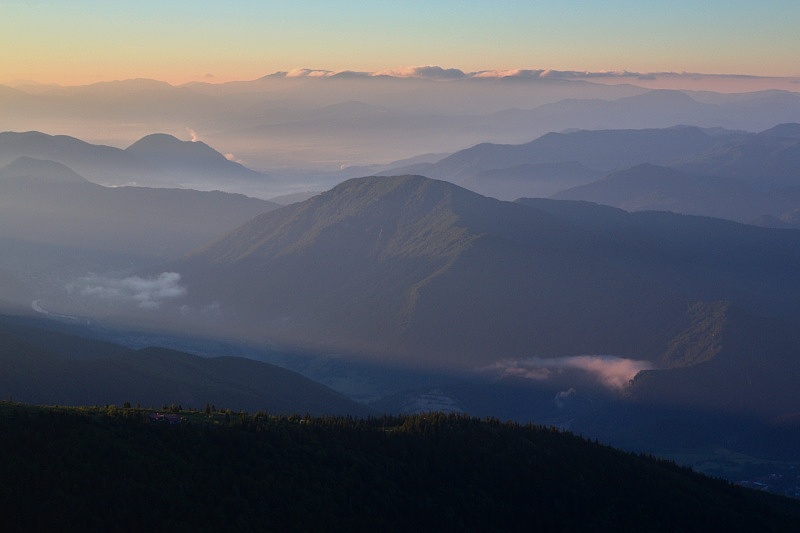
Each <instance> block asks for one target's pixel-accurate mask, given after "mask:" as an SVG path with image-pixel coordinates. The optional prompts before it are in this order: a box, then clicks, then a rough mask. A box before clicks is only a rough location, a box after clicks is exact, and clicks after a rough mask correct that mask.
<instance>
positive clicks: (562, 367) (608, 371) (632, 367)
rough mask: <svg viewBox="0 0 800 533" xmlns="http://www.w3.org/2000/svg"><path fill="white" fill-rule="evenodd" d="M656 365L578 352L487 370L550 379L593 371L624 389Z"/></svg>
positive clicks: (604, 382)
mask: <svg viewBox="0 0 800 533" xmlns="http://www.w3.org/2000/svg"><path fill="white" fill-rule="evenodd" d="M653 368H655V366H654V365H653V364H652V363H650V362H649V361H639V360H636V359H624V358H622V357H615V356H611V355H578V356H574V357H556V358H553V359H541V358H538V357H531V358H530V359H517V360H506V361H499V362H497V363H495V364H494V365H492V366H490V367H488V368H486V369H485V370H487V371H490V372H498V373H499V374H500V375H501V376H502V377H520V378H524V379H532V380H536V381H544V380H546V379H550V378H551V377H554V376H555V375H558V374H560V373H563V372H564V371H566V370H579V371H583V372H586V373H588V374H590V375H591V376H593V377H594V378H595V379H596V380H597V381H599V382H600V383H601V384H602V385H604V386H606V387H608V388H610V389H614V390H620V389H622V388H624V387H626V386H627V385H628V383H629V382H630V381H631V380H632V379H633V378H634V377H635V376H636V374H638V373H639V372H641V371H642V370H651V369H653Z"/></svg>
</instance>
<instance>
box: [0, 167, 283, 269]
mask: <svg viewBox="0 0 800 533" xmlns="http://www.w3.org/2000/svg"><path fill="white" fill-rule="evenodd" d="M0 191H2V195H0V207H1V209H0V238H8V239H16V240H20V241H32V242H40V243H48V244H54V245H60V246H64V245H72V246H74V247H75V248H94V249H98V250H113V251H117V252H123V251H124V252H126V253H131V254H140V255H143V256H151V257H158V256H161V257H164V258H166V257H170V256H173V255H179V254H180V253H185V252H186V251H188V250H190V249H191V248H193V247H196V246H199V245H201V244H202V243H203V242H207V241H208V240H211V239H213V238H215V237H216V236H219V235H222V234H223V233H225V232H226V231H229V230H230V229H232V228H234V227H236V226H237V225H238V224H241V223H242V222H244V221H246V220H247V219H249V218H250V217H252V216H255V215H257V214H259V213H263V212H265V211H269V210H270V209H275V208H277V207H278V205H277V204H274V203H271V202H267V201H264V200H258V199H255V198H249V197H246V196H243V195H237V194H231V193H222V192H219V191H215V192H200V191H194V190H183V189H163V188H142V187H117V188H109V187H103V186H100V185H97V184H95V183H92V182H90V181H88V180H86V179H84V178H83V177H82V176H80V175H79V174H77V173H76V172H74V171H73V170H72V169H70V168H69V167H67V166H65V165H63V164H61V163H57V162H54V161H43V160H37V159H33V158H30V157H20V158H18V159H16V160H14V161H12V162H11V163H9V164H8V165H6V166H4V167H2V168H0ZM181 250H183V251H181Z"/></svg>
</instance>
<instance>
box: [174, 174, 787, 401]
mask: <svg viewBox="0 0 800 533" xmlns="http://www.w3.org/2000/svg"><path fill="white" fill-rule="evenodd" d="M798 239H800V236H798V235H797V234H796V233H795V232H785V231H781V230H771V229H763V228H757V227H754V226H745V225H741V224H736V223H733V222H725V221H721V220H716V219H708V218H699V217H687V216H685V215H674V214H668V213H642V214H629V213H626V212H624V211H620V210H613V209H611V208H603V207H600V206H596V205H593V204H580V203H578V204H576V203H565V202H555V201H551V202H550V203H539V204H536V203H534V204H529V205H523V204H522V203H517V204H514V203H508V202H500V201H497V200H493V199H489V198H485V197H482V196H479V195H477V194H475V193H472V192H469V191H467V190H465V189H462V188H460V187H457V186H455V185H452V184H449V183H446V182H442V181H436V180H430V179H427V178H423V177H419V176H403V177H373V178H362V179H354V180H349V181H347V182H345V183H343V184H341V185H340V186H337V187H335V188H334V189H332V190H331V191H328V192H326V193H323V194H321V195H319V196H316V197H314V198H312V199H310V200H307V201H305V202H302V203H299V204H293V205H291V206H287V207H284V208H282V209H280V210H276V211H273V212H270V213H266V214H263V215H260V216H258V217H256V218H255V219H253V220H251V221H250V222H248V223H246V224H245V225H243V226H241V227H240V228H238V229H237V230H235V231H234V232H232V233H230V234H228V235H227V236H226V237H224V238H223V239H221V240H219V241H217V242H216V243H214V244H211V245H209V246H207V247H205V248H202V249H200V250H198V251H196V252H193V253H192V254H189V255H187V256H185V257H184V258H183V259H181V260H180V261H177V262H175V263H170V264H168V266H166V267H165V269H166V270H171V271H175V272H180V273H181V276H182V282H183V283H185V286H186V288H187V293H186V296H185V298H183V299H181V300H180V301H179V302H178V303H176V305H178V304H181V305H189V306H201V305H207V304H209V303H210V302H212V301H213V302H215V303H216V304H218V305H219V309H220V315H221V316H222V317H223V320H224V324H216V326H217V327H223V331H226V332H228V334H231V333H235V335H237V336H240V337H241V338H250V339H261V340H266V339H269V340H270V341H274V342H283V343H286V344H289V345H295V346H305V347H307V349H327V350H334V351H338V352H340V353H349V354H351V355H352V354H356V355H358V354H360V355H359V356H360V357H361V358H368V359H369V360H371V361H373V362H377V361H384V362H386V363H388V362H391V363H393V364H397V363H398V362H402V363H403V364H406V365H412V366H416V367H426V366H427V367H429V368H435V369H439V370H442V369H447V370H450V371H453V370H460V371H463V370H466V369H471V370H476V369H484V370H486V369H494V370H495V371H497V372H500V374H501V375H505V376H510V375H529V376H535V375H536V371H537V368H538V369H542V368H544V369H545V370H544V371H543V374H542V375H547V374H548V373H549V372H552V370H550V371H548V370H547V368H548V365H550V367H549V368H551V369H552V368H554V367H553V365H555V368H561V367H562V366H566V365H569V364H574V365H580V364H583V362H586V363H587V364H590V363H589V362H587V361H584V360H580V361H583V362H580V363H578V362H576V361H578V360H574V359H570V358H573V357H578V356H587V355H588V356H614V357H617V358H622V359H623V360H624V361H625V362H626V363H625V364H627V363H630V362H631V361H633V362H634V363H633V364H634V365H640V366H639V368H644V369H650V370H648V371H646V372H641V373H639V374H638V375H636V374H637V372H636V371H633V372H631V373H630V374H629V375H628V377H627V378H626V379H633V385H634V386H633V387H632V388H631V389H630V391H631V394H632V396H635V397H636V398H639V399H640V401H642V402H655V403H661V404H669V402H671V401H673V400H675V401H676V402H677V403H681V402H679V401H677V400H678V399H679V398H681V397H682V398H683V400H682V401H685V402H689V403H692V402H694V405H696V406H698V407H699V406H702V407H703V408H704V409H718V408H721V407H723V406H725V405H737V406H740V407H742V409H744V408H745V406H747V409H750V410H752V411H753V412H757V413H758V414H759V416H765V415H768V416H778V415H780V414H785V413H789V412H795V411H797V410H800V401H798V399H797V398H796V397H795V395H794V394H793V393H792V389H791V387H790V386H788V383H787V382H786V380H789V381H791V380H792V379H794V378H795V377H796V376H797V375H800V373H798V372H799V371H800V369H799V368H798V363H797V361H796V358H795V357H794V354H795V353H796V350H797V348H798V339H797V335H796V332H794V329H793V328H792V327H791V324H792V323H794V322H795V321H796V319H797V317H798V316H800V310H799V309H798V308H797V304H796V302H797V301H798V299H797V296H798V294H797V293H798V290H800V287H799V286H798V285H797V277H796V272H798V268H799V267H800V256H798V254H797V250H800V243H799V242H798ZM751 332H758V334H751ZM546 360H550V361H554V362H551V363H547V362H542V361H546ZM603 361H605V362H607V363H608V362H609V361H608V360H603V359H602V358H599V359H597V360H591V364H596V365H597V366H598V367H602V366H603ZM715 369H716V370H715ZM634 376H636V377H635V379H634ZM722 376H724V378H723V377H722ZM534 380H535V378H534ZM740 380H743V381H745V382H748V383H749V385H748V387H747V388H745V389H742V388H741V387H740V386H739V385H738V383H740ZM747 380H749V381H747ZM662 381H663V382H664V383H669V386H668V387H667V386H661V385H657V384H658V383H661V382H662ZM623 383H624V380H623ZM651 384H652V385H651ZM776 384H780V386H779V387H777V388H778V390H780V391H782V392H781V396H780V401H776V400H775V397H774V396H773V395H770V394H769V391H770V390H772V387H773V386H776ZM655 391H658V392H655Z"/></svg>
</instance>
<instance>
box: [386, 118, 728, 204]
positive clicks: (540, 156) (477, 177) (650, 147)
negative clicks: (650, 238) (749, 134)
mask: <svg viewBox="0 0 800 533" xmlns="http://www.w3.org/2000/svg"><path fill="white" fill-rule="evenodd" d="M719 142H720V141H719V139H718V138H717V137H716V136H712V135H711V134H709V133H707V132H705V131H703V130H702V129H700V128H697V127H675V128H666V129H646V130H597V131H589V130H580V131H574V132H568V133H548V134H546V135H543V136H542V137H539V138H537V139H535V140H533V141H531V142H529V143H526V144H518V145H498V144H490V143H484V144H479V145H476V146H473V147H472V148H468V149H466V150H461V151H459V152H456V153H454V154H452V155H450V156H448V157H445V158H444V159H442V160H440V161H439V162H437V163H432V164H431V163H428V164H420V165H412V166H409V167H401V168H397V169H393V170H390V171H387V172H384V173H383V174H385V175H388V174H392V173H404V172H414V173H419V174H424V175H425V176H428V177H431V178H436V179H443V180H447V181H451V182H453V183H457V184H461V185H464V186H470V185H473V186H474V185H478V186H479V187H480V191H479V192H481V193H484V194H490V193H494V194H495V195H498V196H500V197H502V198H505V199H513V198H515V197H519V195H516V194H517V193H519V192H524V191H525V188H524V184H523V183H520V181H521V176H520V175H519V174H520V170H522V171H523V172H525V171H527V172H529V173H530V174H529V176H528V180H529V181H530V184H529V191H530V193H531V194H523V195H522V196H535V194H533V193H535V192H536V191H537V187H538V188H539V189H538V190H542V188H541V185H540V184H541V183H542V182H544V185H545V189H544V190H549V191H550V192H551V193H552V192H555V191H553V189H554V188H556V187H558V185H557V183H553V182H554V181H555V182H559V181H560V182H561V187H560V188H561V189H566V188H568V187H570V186H574V185H576V184H578V183H588V182H590V181H593V180H594V179H597V178H599V177H601V176H603V175H604V174H605V173H607V172H608V171H611V170H615V169H620V168H627V167H630V166H633V165H637V164H642V163H652V164H666V163H669V162H672V161H675V160H678V159H680V158H684V157H688V156H690V155H693V154H696V153H698V152H700V151H702V150H704V149H708V148H710V147H712V146H715V145H716V144H718V143H719ZM491 172H494V173H495V175H494V176H492V174H491ZM491 179H494V180H496V181H498V183H497V185H496V187H495V186H494V184H493V183H492V182H491V181H490V180H491ZM509 180H513V181H514V182H516V183H515V184H516V186H515V187H514V189H513V190H512V191H509V192H512V193H513V195H512V196H509V195H508V193H507V192H506V193H505V194H503V193H504V191H503V187H504V186H507V182H508V181H509ZM498 193H500V194H498Z"/></svg>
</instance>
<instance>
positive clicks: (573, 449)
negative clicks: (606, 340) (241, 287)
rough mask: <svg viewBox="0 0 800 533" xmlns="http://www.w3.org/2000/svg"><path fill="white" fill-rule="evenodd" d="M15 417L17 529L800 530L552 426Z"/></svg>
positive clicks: (777, 504)
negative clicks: (549, 427) (547, 427)
mask: <svg viewBox="0 0 800 533" xmlns="http://www.w3.org/2000/svg"><path fill="white" fill-rule="evenodd" d="M148 414H150V413H149V412H145V411H142V410H137V409H130V408H127V409H124V408H123V409H118V408H114V407H110V408H105V409H98V408H78V409H74V408H72V409H66V408H52V407H51V408H47V407H31V406H25V405H20V404H9V403H2V404H0V425H2V431H0V471H2V472H3V483H2V484H0V507H2V509H3V510H4V512H3V514H2V517H1V518H0V521H2V528H3V530H5V531H18V530H27V531H30V530H39V531H41V530H53V529H62V530H64V529H81V530H88V529H98V530H110V529H114V530H125V529H129V530H138V531H142V530H151V531H152V530H169V531H183V530H185V531H198V530H216V531H221V530H226V531H230V530H248V531H269V530H275V531H289V530H291V531H303V530H316V531H321V530H339V531H362V530H371V531H375V530H384V531H393V530H414V531H423V530H424V531H439V530H462V531H463V530H475V531H490V530H500V531H509V530H525V531H542V530H544V531H549V530H559V531H562V530H565V531H598V530H613V531H620V530H627V531H631V530H650V531H661V530H670V531H687V530H695V531H700V530H710V529H712V528H713V529H714V530H724V531H755V530H758V531H765V530H774V531H787V530H790V529H792V528H793V527H795V526H796V524H797V523H799V522H798V520H800V502H796V501H792V500H787V499H782V498H779V497H775V496H770V495H767V494H764V493H757V492H752V491H748V490H745V489H742V488H739V487H736V486H733V485H731V484H728V483H726V482H723V481H719V480H713V479H710V478H706V477H704V476H701V475H699V474H695V473H693V472H691V471H690V470H687V469H684V468H680V467H677V466H675V465H674V464H672V463H668V462H664V461H657V460H655V459H652V458H649V457H643V456H636V455H632V454H627V453H623V452H620V451H617V450H614V449H611V448H608V447H605V446H600V445H598V444H593V443H591V442H588V441H586V440H584V439H582V438H579V437H576V436H574V435H571V434H568V433H563V432H560V431H557V430H552V429H546V428H542V427H537V426H524V427H523V426H519V425H513V424H508V423H500V422H498V421H496V420H484V421H479V420H477V419H472V418H466V417H461V416H453V415H441V414H429V415H425V416H414V417H382V418H372V419H352V418H307V417H270V416H267V415H265V414H256V415H253V416H248V415H244V414H234V413H230V412H225V413H220V412H213V411H211V412H208V413H199V412H182V413H181V417H182V422H181V423H180V424H176V425H169V424H158V423H153V422H149V421H148V416H147V415H148Z"/></svg>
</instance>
